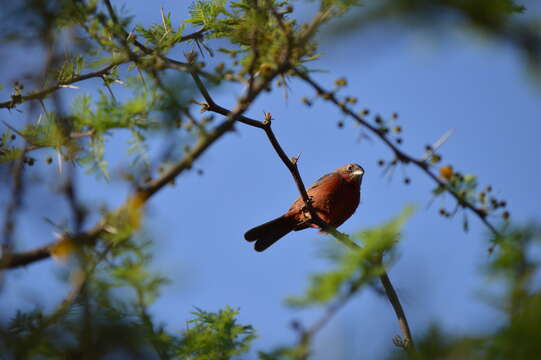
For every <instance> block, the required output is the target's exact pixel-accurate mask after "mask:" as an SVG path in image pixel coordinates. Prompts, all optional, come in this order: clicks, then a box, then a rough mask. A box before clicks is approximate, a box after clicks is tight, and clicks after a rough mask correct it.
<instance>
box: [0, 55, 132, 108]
mask: <svg viewBox="0 0 541 360" xmlns="http://www.w3.org/2000/svg"><path fill="white" fill-rule="evenodd" d="M122 63H123V61H117V62H112V63H111V64H109V65H107V66H106V67H104V68H103V69H101V70H98V71H94V72H91V73H88V74H83V75H77V76H73V77H72V78H70V79H68V80H65V81H59V82H58V83H56V84H55V85H53V86H51V87H48V88H46V89H42V90H36V91H33V92H31V93H29V94H28V95H16V94H14V95H12V96H11V100H8V101H4V102H1V103H0V108H6V109H12V108H14V107H15V106H17V105H18V104H20V103H23V102H25V101H29V100H41V99H44V98H46V97H47V96H49V95H50V94H52V93H53V92H55V91H56V90H58V89H60V88H62V87H64V86H66V85H69V84H73V83H76V82H79V81H83V80H88V79H91V78H101V77H103V76H104V75H107V74H108V73H109V71H111V69H113V68H114V67H115V66H117V65H120V64H122Z"/></svg>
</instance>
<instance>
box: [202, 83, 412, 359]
mask: <svg viewBox="0 0 541 360" xmlns="http://www.w3.org/2000/svg"><path fill="white" fill-rule="evenodd" d="M192 77H193V78H194V80H195V83H196V85H197V87H198V89H199V91H200V92H201V94H202V95H203V97H204V98H205V101H206V103H203V104H202V105H203V110H206V111H212V112H216V113H218V114H222V115H227V114H230V113H231V112H230V111H229V110H227V109H225V108H223V107H221V106H219V105H218V104H216V102H214V100H213V99H212V97H211V96H210V94H209V92H208V90H207V89H206V87H205V85H204V84H203V82H202V81H201V80H200V79H199V77H198V76H197V74H194V73H192ZM238 121H239V122H241V123H243V124H246V125H248V126H253V127H256V128H258V129H262V130H263V131H264V132H265V134H266V135H267V138H268V139H269V142H270V143H271V145H272V147H273V148H274V150H275V151H276V153H277V154H278V157H279V158H280V160H282V162H283V163H284V165H285V166H286V167H287V169H288V170H289V172H290V173H291V176H292V177H293V180H294V181H295V184H296V185H297V189H298V190H299V193H300V194H301V197H302V199H303V201H304V205H305V208H306V211H307V212H308V213H309V214H310V219H311V220H310V221H311V222H312V223H314V224H316V225H317V226H319V227H320V228H321V229H322V230H323V231H325V232H327V233H329V234H331V235H332V236H334V237H335V238H336V239H337V240H339V241H340V242H342V243H343V244H344V245H346V246H348V247H349V248H351V249H356V250H358V249H359V245H357V244H356V243H355V242H354V241H353V240H351V238H350V237H349V236H348V235H346V234H344V233H341V232H339V231H338V230H336V229H335V228H333V227H331V226H329V225H328V224H327V223H326V222H325V221H324V220H322V219H321V218H320V217H319V215H318V214H317V212H316V211H315V209H314V207H313V206H312V203H311V200H310V197H309V196H308V193H307V192H306V188H305V186H304V182H303V180H302V177H301V175H300V173H299V169H298V167H297V160H298V159H297V158H295V157H294V158H292V159H289V157H288V156H287V155H286V153H285V151H284V150H283V149H282V147H281V145H280V143H279V142H278V139H277V138H276V136H275V135H274V132H273V130H272V127H271V121H272V118H271V115H270V114H269V113H265V120H264V121H258V120H254V119H251V118H248V117H246V116H241V117H239V119H238ZM380 281H381V284H382V285H383V287H384V288H385V294H386V295H387V298H388V299H389V302H390V303H391V305H392V307H393V309H394V311H395V313H396V316H397V318H398V322H399V325H400V329H401V331H402V336H403V337H404V340H400V341H395V343H396V344H398V345H400V346H402V347H403V348H404V349H410V348H413V337H412V335H411V331H410V328H409V325H408V320H407V318H406V314H405V312H404V309H403V308H402V304H401V303H400V299H399V298H398V294H397V293H396V290H395V289H394V287H393V285H392V283H391V280H390V279H389V276H388V274H387V272H384V273H383V274H382V275H381V276H380ZM346 302H347V300H346ZM344 304H345V302H344ZM340 307H341V306H338V307H337V308H336V309H334V310H333V311H332V312H331V313H330V314H329V319H330V317H332V315H333V314H334V313H335V312H336V311H337V310H338V309H339V308H340ZM326 321H328V319H327V320H325V322H324V323H323V324H322V325H321V326H317V327H316V328H314V329H316V330H314V333H315V332H316V331H317V330H319V328H321V327H322V326H323V325H324V324H325V323H326Z"/></svg>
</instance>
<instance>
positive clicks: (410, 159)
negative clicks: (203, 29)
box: [294, 69, 500, 236]
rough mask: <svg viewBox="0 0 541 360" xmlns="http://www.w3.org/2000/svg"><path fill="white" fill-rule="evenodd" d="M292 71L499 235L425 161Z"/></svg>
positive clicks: (332, 95) (302, 74) (480, 211)
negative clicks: (404, 150)
mask: <svg viewBox="0 0 541 360" xmlns="http://www.w3.org/2000/svg"><path fill="white" fill-rule="evenodd" d="M294 71H295V74H296V75H297V76H298V77H300V78H301V79H303V80H304V81H305V82H307V83H308V84H309V85H310V86H312V88H314V90H316V92H317V93H318V94H324V95H325V96H324V98H325V99H326V100H328V101H330V102H332V103H333V104H335V105H336V106H338V107H339V108H340V109H341V110H342V112H343V113H344V114H346V115H348V116H350V117H351V118H353V119H354V120H355V121H356V122H357V123H358V124H359V125H362V126H363V127H365V128H367V129H368V130H370V132H372V133H373V134H374V135H376V136H377V137H379V138H380V139H381V141H383V143H385V145H387V146H388V147H389V148H390V149H391V151H392V152H393V153H394V155H395V157H396V159H398V160H399V161H401V162H403V163H406V164H409V163H411V164H414V165H415V166H417V167H418V168H419V169H421V171H423V172H424V173H425V174H426V175H428V177H430V178H431V179H432V180H434V182H435V183H436V184H438V186H440V187H441V188H443V189H445V190H447V192H448V193H449V194H451V195H452V196H453V197H454V198H455V200H456V201H457V203H458V204H459V205H461V206H462V207H464V208H466V209H469V210H471V211H472V212H473V213H474V214H475V215H477V217H478V218H479V219H480V220H481V221H482V222H483V223H484V224H485V225H486V227H488V228H489V230H490V231H491V232H492V233H493V234H494V235H496V236H499V235H500V233H499V231H498V230H496V227H495V226H494V225H493V224H492V223H491V222H490V221H488V219H487V214H486V212H485V211H484V210H483V209H480V208H478V207H476V206H475V205H474V204H472V203H470V202H468V201H467V200H466V199H464V198H463V197H462V196H460V194H459V193H458V192H457V191H455V190H454V189H452V188H451V187H450V186H449V185H448V184H447V183H446V182H444V181H442V180H441V179H440V178H438V176H437V175H436V174H435V173H434V172H432V171H431V170H430V168H429V167H428V165H427V163H426V162H425V161H423V160H419V159H417V158H415V157H413V156H410V155H408V154H406V153H405V152H403V151H402V150H400V149H399V148H398V147H397V146H396V145H395V144H393V143H392V142H391V141H390V140H389V139H388V138H387V137H386V136H385V134H384V133H383V132H382V131H380V130H379V129H377V128H376V127H374V126H372V125H371V124H370V123H368V122H367V121H366V120H364V119H363V118H362V117H361V116H359V115H358V114H356V113H355V111H353V110H352V109H351V108H349V107H348V106H347V105H345V104H342V103H340V102H339V101H338V99H337V98H336V96H335V95H334V93H333V92H332V91H327V90H325V89H324V88H323V87H322V86H320V85H319V84H318V83H317V82H315V81H314V80H313V79H312V78H311V77H310V76H308V74H307V73H305V72H302V71H300V70H298V69H294Z"/></svg>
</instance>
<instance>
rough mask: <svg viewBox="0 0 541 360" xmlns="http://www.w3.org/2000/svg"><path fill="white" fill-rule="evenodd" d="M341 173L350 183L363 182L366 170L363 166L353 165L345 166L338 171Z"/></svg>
mask: <svg viewBox="0 0 541 360" xmlns="http://www.w3.org/2000/svg"><path fill="white" fill-rule="evenodd" d="M336 171H337V172H339V173H340V175H342V176H343V177H344V178H346V179H347V180H348V181H359V182H361V180H362V178H363V175H364V169H363V167H362V166H361V165H359V164H355V163H351V164H347V165H344V166H342V167H340V168H338V169H337V170H336Z"/></svg>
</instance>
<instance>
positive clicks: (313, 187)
mask: <svg viewBox="0 0 541 360" xmlns="http://www.w3.org/2000/svg"><path fill="white" fill-rule="evenodd" d="M335 175H336V174H335V173H333V172H332V173H328V174H325V175H323V176H322V177H320V178H319V179H317V181H316V182H315V183H313V184H312V185H310V187H309V188H308V189H306V192H308V191H310V190H314V189H315V188H317V187H318V186H320V185H321V184H322V183H323V182H324V181H325V179H328V178H329V177H331V176H335Z"/></svg>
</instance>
